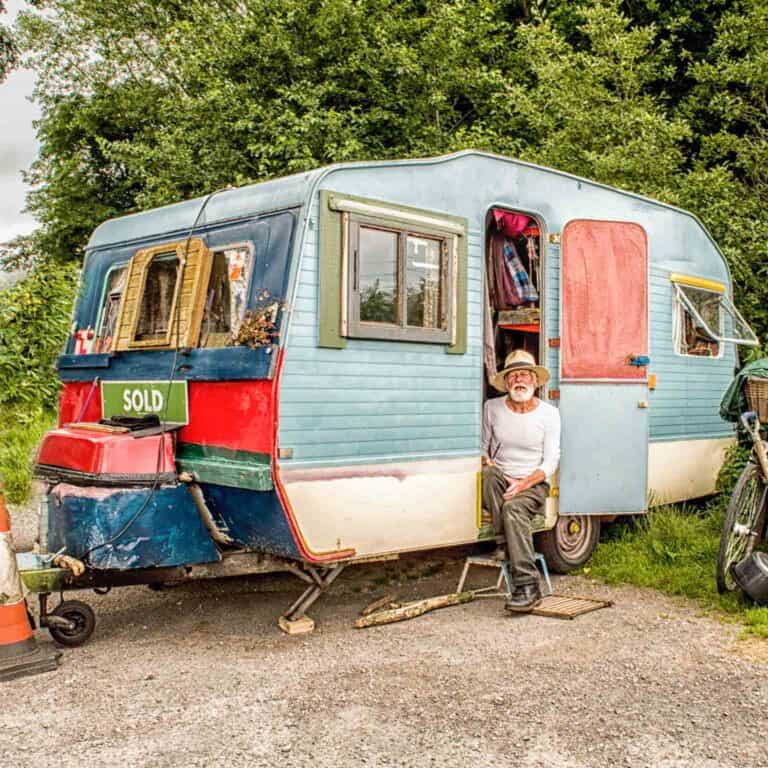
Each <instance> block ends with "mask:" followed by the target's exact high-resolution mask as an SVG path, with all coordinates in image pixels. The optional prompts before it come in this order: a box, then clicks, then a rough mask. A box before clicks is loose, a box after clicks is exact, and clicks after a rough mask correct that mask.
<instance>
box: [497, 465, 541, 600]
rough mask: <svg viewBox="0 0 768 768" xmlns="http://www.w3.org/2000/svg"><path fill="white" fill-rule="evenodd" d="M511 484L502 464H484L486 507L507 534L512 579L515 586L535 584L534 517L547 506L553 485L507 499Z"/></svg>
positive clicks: (498, 526)
mask: <svg viewBox="0 0 768 768" xmlns="http://www.w3.org/2000/svg"><path fill="white" fill-rule="evenodd" d="M507 485H508V483H507V480H506V478H505V477H504V474H503V473H502V471H501V470H500V469H499V468H498V467H495V466H491V467H483V506H484V507H485V508H486V509H487V510H488V511H489V512H490V513H491V515H492V516H493V527H494V530H495V531H496V533H497V534H500V533H503V534H504V537H505V538H506V540H507V552H508V555H509V571H510V576H511V577H512V582H513V584H514V585H515V586H522V585H524V584H535V583H537V582H538V580H539V572H538V570H537V569H536V561H535V557H534V550H533V536H532V535H531V520H533V518H534V517H535V516H536V515H537V514H538V513H539V512H541V511H542V510H543V509H544V503H545V501H546V499H547V496H548V495H549V485H548V484H547V483H539V484H538V485H534V486H533V488H529V489H528V490H526V491H521V492H520V493H518V494H517V495H516V496H513V497H512V498H511V499H509V500H505V499H504V491H506V490H507Z"/></svg>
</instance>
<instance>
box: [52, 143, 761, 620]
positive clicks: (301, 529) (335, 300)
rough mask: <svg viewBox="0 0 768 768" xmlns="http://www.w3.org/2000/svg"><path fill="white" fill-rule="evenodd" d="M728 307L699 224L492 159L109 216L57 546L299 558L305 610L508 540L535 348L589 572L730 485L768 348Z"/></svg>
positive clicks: (564, 504)
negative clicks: (497, 432) (498, 517)
mask: <svg viewBox="0 0 768 768" xmlns="http://www.w3.org/2000/svg"><path fill="white" fill-rule="evenodd" d="M510 266H512V267H513V269H511V270H510ZM515 270H518V271H519V272H520V273H524V276H525V279H524V281H522V283H521V281H519V280H514V279H512V280H511V281H510V277H511V276H512V277H514V274H515ZM521 286H522V290H521ZM730 297H731V281H730V276H729V272H728V267H727V265H726V262H725V259H724V258H723V255H722V254H721V252H720V251H719V250H718V247H717V245H716V244H715V243H714V242H713V241H712V239H711V237H710V236H709V234H708V233H707V232H706V230H705V229H704V227H703V226H702V225H701V223H700V222H699V221H698V219H697V218H696V217H695V216H694V215H692V214H690V213H686V212H685V211H681V210H678V209H675V208H672V207H670V206H668V205H663V204H661V203H658V202H654V201H653V200H648V199H645V198H642V197H639V196H637V195H634V194H630V193H628V192H624V191H621V190H617V189H611V188H608V187H606V186H603V185H601V184H596V183H593V182H590V181H587V180H585V179H580V178H576V177H574V176H570V175H568V174H565V173H560V172H558V171H555V170H552V169H549V168H542V167H537V166H534V165H530V164H526V163H522V162H518V161H515V160H512V159H509V158H505V157H499V156H494V155H491V154H487V153H482V152H475V151H466V152H459V153H456V154H452V155H447V156H444V157H437V158H430V159H425V160H405V161H386V162H361V163H345V164H340V165H334V166H330V167H327V168H320V169H318V170H315V171H312V172H308V173H303V174H299V175H295V176H289V177H286V178H282V179H276V180H273V181H268V182H265V183H261V184H256V185H253V186H248V187H244V188H242V189H227V190H223V191H219V192H215V193H213V194H211V195H208V196H207V197H205V198H203V199H198V200H191V201H187V202H183V203H179V204H176V205H170V206H167V207H163V208H159V209H157V210H151V211H147V212H144V213H139V214H135V215H130V216H126V217H123V218H119V219H115V220H112V221H108V222H106V223H104V224H102V225H101V226H100V227H99V228H98V229H97V230H96V231H95V232H94V233H93V236H92V237H91V240H90V242H89V244H88V248H87V255H86V259H85V264H84V268H83V277H82V286H81V291H80V295H79V298H78V301H77V306H76V310H75V315H74V321H73V327H72V334H71V337H70V339H69V342H68V347H67V350H66V353H65V354H63V355H62V356H61V358H60V359H59V362H58V371H59V375H60V377H61V380H62V393H61V408H60V417H59V422H60V426H59V428H58V429H56V430H54V431H53V432H52V433H50V434H49V435H48V436H47V437H46V438H45V440H44V442H43V445H42V447H41V450H40V453H39V457H38V470H39V472H40V473H41V474H42V475H43V476H45V477H46V478H47V479H48V481H49V495H48V505H47V524H46V530H45V531H44V538H46V539H47V547H48V549H49V550H50V551H58V550H59V549H61V548H66V551H67V553H68V554H70V555H71V556H73V557H75V558H79V559H81V560H82V561H83V562H84V564H85V566H86V568H87V571H86V575H85V576H83V577H81V579H80V581H79V582H78V583H80V584H85V583H87V584H92V585H96V584H101V585H110V584H116V583H123V582H127V581H133V582H142V581H146V582H152V581H162V580H164V579H165V578H179V577H182V576H188V577H196V576H200V575H217V574H229V573H241V572H248V571H249V570H251V571H253V570H279V569H283V570H289V571H291V572H293V573H295V574H296V575H298V576H300V577H301V578H304V579H305V580H307V581H308V582H309V583H310V586H309V587H308V589H307V593H305V595H304V596H303V598H302V599H300V600H299V601H297V603H296V604H294V606H292V608H291V609H290V610H289V612H288V613H289V615H291V616H296V615H299V614H301V613H302V612H303V610H305V609H306V607H307V605H308V604H309V602H311V601H312V600H313V599H315V598H316V597H317V595H318V594H319V593H320V592H321V591H322V589H323V588H325V587H326V586H328V584H329V583H330V581H331V580H332V579H333V578H335V576H336V575H337V574H338V573H339V572H340V569H341V568H342V567H343V566H344V565H345V564H348V563H350V562H355V561H360V560H364V559H371V558H379V557H390V556H396V555H397V554H398V553H402V552H406V551H412V550H418V549H426V548H432V547H445V546H451V545H460V544H466V543H468V542H474V541H477V540H479V539H483V538H487V537H490V536H492V535H493V532H492V531H491V529H490V526H489V522H488V519H487V517H486V515H485V514H484V512H483V510H482V509H481V504H480V487H479V473H480V468H481V456H480V444H481V440H480V437H481V420H482V408H483V403H484V400H485V399H486V398H488V397H491V396H496V395H497V394H498V393H496V392H494V391H493V390H492V389H491V388H490V387H489V385H488V380H489V376H490V375H491V374H492V373H493V372H494V371H495V368H496V366H497V365H498V364H499V363H500V361H502V360H503V358H504V355H505V354H506V353H507V352H508V351H509V350H511V349H513V348H524V349H526V350H528V351H529V352H531V353H532V354H533V355H534V356H535V357H536V358H537V359H538V361H539V362H541V363H542V364H544V365H546V366H547V367H548V368H549V370H550V371H551V372H552V379H551V381H550V382H549V383H548V385H547V386H546V387H545V388H543V389H542V390H541V391H540V392H539V397H541V398H542V399H544V400H546V401H548V402H551V403H554V404H557V405H558V407H559V408H560V411H561V414H562V423H563V443H562V459H561V465H560V471H559V477H558V478H556V479H555V482H553V485H552V490H551V497H550V498H549V500H548V505H547V512H546V519H541V520H539V521H538V527H539V529H540V530H541V533H540V536H539V547H540V549H541V550H542V551H543V552H544V553H545V554H546V556H547V558H548V559H549V560H550V566H551V567H554V568H555V569H556V570H559V571H567V570H568V569H569V568H573V567H575V566H577V565H579V564H581V563H583V562H584V561H585V560H586V559H587V558H588V556H589V554H590V552H591V551H592V548H593V547H594V546H595V543H596V541H597V535H598V530H599V525H600V521H601V520H604V519H606V518H614V517H615V516H617V515H624V514H636V513H642V512H644V511H645V510H646V509H647V507H648V503H649V499H652V500H654V501H656V502H665V501H677V500H682V499H688V498H692V497H698V496H702V495H704V494H707V493H710V492H712V491H713V489H714V481H715V476H716V473H717V470H718V468H719V466H720V463H721V460H722V457H723V452H724V450H725V448H726V447H727V446H728V445H729V443H730V442H731V441H732V440H733V431H732V426H731V425H729V424H726V423H724V422H722V421H720V419H719V417H718V403H719V400H720V397H721V395H722V393H723V391H724V390H725V389H726V387H727V385H728V383H729V381H730V379H731V376H732V374H733V370H734V367H735V365H736V352H735V346H734V345H735V344H755V343H756V339H755V337H754V334H753V333H752V332H751V330H750V329H749V328H748V326H747V325H746V323H745V322H744V321H743V320H742V318H741V317H740V316H739V314H738V312H737V311H736V310H735V308H734V307H733V304H732V303H731V298H730ZM142 417H150V418H145V419H144V420H142ZM151 417H155V418H154V419H153V418H151ZM131 418H134V421H131ZM100 422H101V423H100ZM302 600H303V602H302Z"/></svg>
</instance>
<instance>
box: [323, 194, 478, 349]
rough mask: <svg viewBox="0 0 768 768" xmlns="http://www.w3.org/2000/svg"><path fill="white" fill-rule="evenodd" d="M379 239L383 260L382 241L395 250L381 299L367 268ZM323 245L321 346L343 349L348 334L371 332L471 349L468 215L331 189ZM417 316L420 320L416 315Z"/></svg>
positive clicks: (393, 338) (326, 197)
mask: <svg viewBox="0 0 768 768" xmlns="http://www.w3.org/2000/svg"><path fill="white" fill-rule="evenodd" d="M361 235H362V239H361ZM375 240H378V249H379V253H378V256H379V263H380V264H381V263H382V261H381V256H382V254H383V253H384V252H383V251H382V248H384V249H388V250H389V251H390V253H391V254H392V256H393V258H390V259H389V272H390V273H391V276H390V274H386V275H383V276H384V277H386V278H387V280H386V282H385V286H386V290H384V291H380V292H379V293H378V295H377V296H376V298H377V299H378V303H375V302H374V301H373V296H372V295H371V293H370V291H371V284H370V282H369V283H366V282H365V277H364V275H363V274H362V272H361V264H362V265H363V266H365V260H366V251H367V252H368V253H369V254H371V253H372V249H373V248H374V246H373V245H372V243H373V241H375ZM319 247H320V280H319V287H320V301H319V315H320V317H319V345H320V346H321V347H331V348H335V349H343V348H344V347H345V346H346V340H347V338H363V339H380V340H385V341H405V342H416V343H433V344H442V345H444V347H445V351H446V352H447V353H449V354H464V353H465V352H466V348H467V220H466V219H464V218H461V217H457V216H449V215H445V214H442V213H436V212H434V211H427V210H421V209H416V208H411V207H405V206H400V205H394V204H392V203H386V202H381V201H378V200H371V199H367V198H359V197H353V196H351V195H345V194H340V193H336V192H330V191H323V192H321V193H320V246H319ZM416 254H419V260H418V261H417V260H416V258H414V256H415V255H416ZM384 255H385V256H386V254H384ZM425 255H426V256H427V257H426V258H425ZM436 270H437V272H438V275H436V276H435V278H434V280H430V279H429V276H430V274H431V273H434V272H435V271H436ZM415 281H418V285H419V288H418V290H417V291H414V290H413V285H414V282H415ZM409 286H410V287H411V290H410V291H409ZM378 288H379V285H378V283H377V284H376V289H377V291H378ZM366 289H367V290H368V293H367V299H366V293H365V292H366ZM409 293H410V301H409ZM374 305H375V306H376V310H375V311H374V310H372V309H371V308H372V306H374ZM361 310H362V311H361ZM366 312H367V313H368V316H367V317H366ZM425 315H428V317H426V316H425ZM413 317H418V320H419V324H418V325H416V324H414V323H413V322H411V323H409V319H411V320H412V319H413ZM425 326H426V327H425Z"/></svg>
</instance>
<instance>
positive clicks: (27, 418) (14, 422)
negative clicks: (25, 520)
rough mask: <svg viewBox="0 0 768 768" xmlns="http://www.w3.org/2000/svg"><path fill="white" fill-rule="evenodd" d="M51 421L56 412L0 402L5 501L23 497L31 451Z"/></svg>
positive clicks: (16, 501) (27, 487) (0, 458)
mask: <svg viewBox="0 0 768 768" xmlns="http://www.w3.org/2000/svg"><path fill="white" fill-rule="evenodd" d="M55 421H56V414H55V413H54V412H53V411H50V410H46V409H43V408H32V409H29V408H25V409H14V408H8V407H4V406H1V405H0V484H4V486H5V495H6V497H7V499H8V501H10V502H12V503H14V504H22V503H23V502H25V501H26V500H27V498H28V496H29V491H30V488H31V485H32V472H31V465H32V459H33V456H34V452H35V450H36V448H37V446H38V444H39V443H40V440H41V439H42V437H43V434H44V433H45V432H46V431H47V430H49V429H50V428H51V427H52V426H53V425H54V423H55Z"/></svg>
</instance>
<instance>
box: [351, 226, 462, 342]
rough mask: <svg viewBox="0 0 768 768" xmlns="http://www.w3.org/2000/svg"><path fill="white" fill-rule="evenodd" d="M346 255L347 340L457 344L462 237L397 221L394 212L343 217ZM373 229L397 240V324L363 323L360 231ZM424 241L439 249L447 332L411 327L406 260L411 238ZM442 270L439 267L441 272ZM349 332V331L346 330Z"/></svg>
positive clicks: (442, 329) (443, 309)
mask: <svg viewBox="0 0 768 768" xmlns="http://www.w3.org/2000/svg"><path fill="white" fill-rule="evenodd" d="M342 222H343V227H344V232H343V249H344V252H345V253H344V258H343V261H344V270H343V271H344V272H345V273H346V274H345V275H344V279H343V282H344V286H345V289H346V290H345V291H343V292H342V305H343V306H342V326H343V328H342V331H343V335H345V336H347V337H348V338H358V339H378V340H383V341H409V342H418V343H427V344H453V343H454V340H455V336H456V312H455V307H456V290H457V279H456V253H457V250H458V243H457V239H458V236H457V235H456V234H454V233H452V232H448V231H446V230H442V229H439V228H437V227H431V226H423V225H419V224H411V223H409V222H404V221H402V220H398V218H397V216H396V213H395V212H394V211H393V216H392V218H391V219H390V218H387V217H379V216H372V215H366V214H362V213H351V212H350V213H344V215H343V217H342ZM365 227H369V228H371V229H377V230H380V231H385V232H392V233H394V234H396V235H397V298H396V301H397V319H398V322H397V323H394V324H390V323H377V322H371V321H365V320H360V286H359V275H360V246H359V241H360V229H361V228H365ZM409 237H422V238H424V239H428V240H436V241H438V242H439V243H440V254H441V262H442V261H443V259H445V261H444V266H445V268H444V271H443V270H442V269H441V275H440V279H441V283H442V286H441V288H442V291H441V293H442V297H441V302H440V304H441V308H440V311H441V315H443V314H444V315H445V318H446V327H445V328H424V327H420V326H409V325H407V321H408V309H407V303H408V291H407V282H406V278H407V260H408V255H407V254H408V238H409ZM442 266H443V264H442V263H441V267H442ZM344 326H346V327H344Z"/></svg>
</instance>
